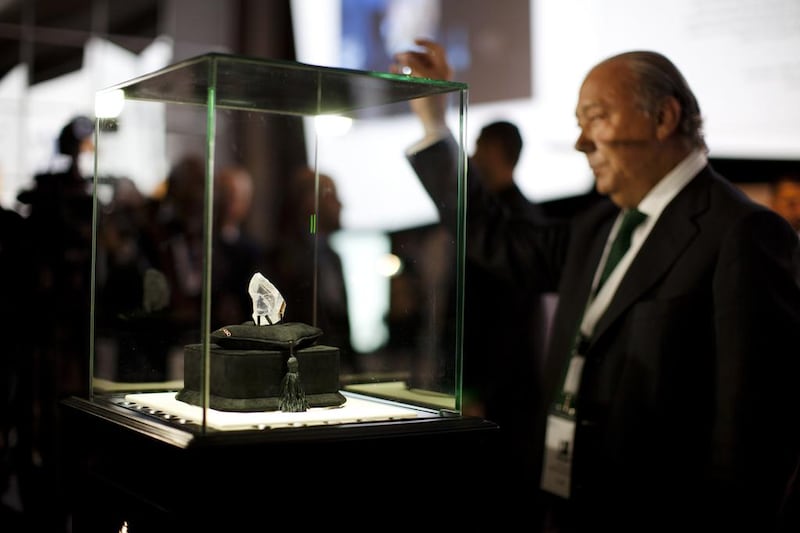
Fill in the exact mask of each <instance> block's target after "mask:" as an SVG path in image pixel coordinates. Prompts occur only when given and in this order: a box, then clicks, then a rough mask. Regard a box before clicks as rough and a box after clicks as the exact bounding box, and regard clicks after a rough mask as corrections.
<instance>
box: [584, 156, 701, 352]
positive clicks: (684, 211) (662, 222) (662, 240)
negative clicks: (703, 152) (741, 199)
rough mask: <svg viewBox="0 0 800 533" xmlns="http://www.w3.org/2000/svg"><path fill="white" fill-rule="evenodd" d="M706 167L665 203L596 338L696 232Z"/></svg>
mask: <svg viewBox="0 0 800 533" xmlns="http://www.w3.org/2000/svg"><path fill="white" fill-rule="evenodd" d="M708 182H709V174H708V170H707V169H706V170H705V171H703V172H702V173H701V174H700V175H698V176H697V177H696V178H694V179H693V180H692V181H690V182H689V184H687V186H686V187H685V188H684V189H683V190H682V191H681V192H680V193H678V195H677V196H676V197H675V198H674V199H673V200H672V201H671V202H670V203H669V204H668V205H667V207H666V208H665V209H664V211H663V212H662V213H661V216H660V217H659V218H658V221H657V222H656V225H655V226H654V227H653V229H652V230H651V232H650V234H649V235H648V236H647V239H646V240H645V242H644V244H643V245H642V247H641V248H640V249H639V253H638V254H637V255H636V257H635V258H634V260H633V262H631V265H630V267H629V268H628V271H627V272H626V273H625V277H623V278H622V281H621V282H620V284H619V287H618V288H617V292H616V293H615V294H614V297H613V298H612V300H611V303H610V304H609V306H608V308H607V309H606V311H605V312H604V313H603V315H602V316H601V317H600V319H599V320H598V321H597V324H596V325H595V329H594V334H593V339H597V338H599V337H600V336H601V335H603V333H604V332H605V331H606V330H607V329H608V328H609V326H610V325H611V324H613V323H614V321H615V320H617V318H619V316H620V315H621V314H622V313H624V312H625V311H626V310H627V309H628V308H630V306H631V305H633V303H634V302H635V301H636V300H638V299H639V298H640V297H641V296H642V294H643V293H644V292H645V291H647V290H648V289H649V288H651V287H652V286H653V285H654V284H656V283H657V282H658V280H660V279H661V278H662V277H663V276H664V275H665V274H666V272H667V271H669V269H670V268H671V267H672V264H673V263H674V262H675V260H676V259H677V258H678V257H679V256H680V255H681V254H682V253H683V251H684V250H685V249H686V247H687V246H689V244H690V243H691V241H692V240H693V239H694V238H695V236H696V235H697V233H698V231H699V228H698V226H697V223H696V221H695V219H696V217H697V215H698V214H699V213H701V212H703V211H705V210H706V209H708V194H707V191H708V188H707V184H708Z"/></svg>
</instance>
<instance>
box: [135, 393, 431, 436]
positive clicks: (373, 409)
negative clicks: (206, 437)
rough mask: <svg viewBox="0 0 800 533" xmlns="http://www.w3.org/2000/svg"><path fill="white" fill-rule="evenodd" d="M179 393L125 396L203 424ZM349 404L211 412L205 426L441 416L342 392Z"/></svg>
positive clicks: (253, 426) (146, 408)
mask: <svg viewBox="0 0 800 533" xmlns="http://www.w3.org/2000/svg"><path fill="white" fill-rule="evenodd" d="M176 394H177V393H176V392H145V393H137V394H126V395H125V400H126V401H128V402H131V403H133V404H136V406H138V407H139V408H141V409H142V410H144V411H146V412H151V413H153V414H158V415H159V416H165V417H166V418H171V419H178V420H181V421H191V422H196V423H198V424H199V423H202V419H203V410H202V408H201V407H199V406H196V405H191V404H188V403H186V402H182V401H180V400H176V399H175V395H176ZM342 395H343V396H345V398H346V401H345V403H344V404H342V405H341V406H339V407H315V408H312V409H309V410H308V411H304V412H300V413H284V412H282V411H258V412H239V411H235V412H234V411H217V410H214V409H208V418H207V419H206V424H207V426H208V427H211V428H214V429H221V430H241V429H266V428H282V427H303V426H321V425H332V424H345V423H352V422H371V421H381V420H404V419H412V418H426V417H436V416H438V414H437V413H435V412H429V411H424V410H419V409H412V408H409V407H403V406H399V405H395V404H391V403H386V402H384V401H381V400H373V399H369V398H364V397H359V396H355V395H352V394H348V393H346V392H342Z"/></svg>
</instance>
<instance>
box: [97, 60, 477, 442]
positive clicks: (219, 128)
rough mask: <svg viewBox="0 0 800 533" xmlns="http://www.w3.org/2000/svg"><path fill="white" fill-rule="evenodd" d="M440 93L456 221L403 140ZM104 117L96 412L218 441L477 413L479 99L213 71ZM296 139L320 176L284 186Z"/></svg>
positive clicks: (192, 69) (440, 85) (128, 100)
mask: <svg viewBox="0 0 800 533" xmlns="http://www.w3.org/2000/svg"><path fill="white" fill-rule="evenodd" d="M425 97H437V98H442V100H443V101H445V102H446V103H447V105H448V115H447V117H448V121H452V127H451V129H452V131H453V133H454V136H455V138H456V141H457V144H458V149H459V156H460V157H459V158H458V160H459V168H458V180H457V182H456V184H455V185H454V187H455V188H456V189H457V190H456V191H455V194H454V195H452V197H453V198H455V199H456V200H455V202H456V204H457V205H455V206H450V207H452V209H450V210H447V212H450V213H453V215H452V216H453V217H454V219H453V220H441V215H439V214H438V210H437V209H436V207H435V206H434V204H433V203H432V201H431V199H430V198H429V197H428V196H427V195H426V194H425V193H424V189H423V188H422V186H421V184H420V183H419V182H418V180H417V178H416V176H415V175H414V174H413V172H412V171H411V169H410V165H409V164H408V162H407V161H406V160H405V155H404V151H405V149H406V148H407V146H408V145H409V144H410V143H411V142H413V141H414V140H416V139H404V138H402V137H398V136H396V135H394V134H393V131H394V128H393V124H399V123H405V122H408V121H414V120H416V118H415V117H414V116H413V115H412V114H411V113H410V111H409V104H410V102H411V101H412V100H414V99H417V98H425ZM97 105H98V113H97V115H98V119H97V120H98V122H97V128H96V137H95V148H96V151H95V175H94V185H95V186H94V224H93V261H92V286H93V289H92V309H91V332H90V367H91V377H92V386H91V391H90V394H89V396H88V398H87V399H86V400H87V401H88V403H90V404H91V405H94V406H101V407H106V406H113V408H114V409H115V410H118V411H120V412H129V413H131V414H135V415H136V416H137V417H143V418H145V419H147V420H148V423H149V424H152V423H155V424H159V425H164V426H168V427H173V428H175V427H178V428H180V429H181V430H182V431H188V432H190V433H197V434H205V433H208V432H215V433H217V432H241V431H248V432H258V431H261V430H265V429H276V428H286V427H309V426H331V425H336V426H340V425H342V424H351V423H358V424H363V423H369V422H371V421H379V422H385V421H387V420H391V421H403V420H421V419H425V420H427V419H436V418H452V417H458V416H459V415H460V414H461V351H462V347H461V338H462V331H461V328H462V308H463V302H462V294H463V255H464V235H463V232H464V212H465V205H464V194H465V193H464V175H465V162H466V157H465V154H464V124H465V119H466V110H467V86H466V85H465V84H463V83H458V82H446V81H438V80H428V79H422V78H416V77H409V76H404V75H395V74H389V73H384V72H364V71H353V70H345V69H334V68H327V67H317V66H312V65H307V64H301V63H296V62H288V61H275V60H265V59H255V58H247V57H240V56H231V55H226V54H217V53H211V54H206V55H202V56H199V57H195V58H192V59H188V60H185V61H182V62H180V63H177V64H174V65H172V66H169V67H167V68H164V69H162V70H159V71H156V72H153V73H150V74H147V75H144V76H141V77H139V78H136V79H133V80H130V81H126V82H123V83H120V84H118V85H116V86H113V87H110V88H108V89H104V90H102V91H100V92H99V93H98V94H97ZM109 108H111V111H108V109H109ZM101 109H102V111H101ZM292 121H297V122H298V123H300V124H301V125H302V126H303V127H304V128H305V131H306V137H305V138H306V139H307V152H308V157H307V161H308V164H307V166H303V167H298V168H297V169H292V171H291V172H288V173H285V174H288V175H277V174H278V172H277V171H275V170H273V167H274V168H278V167H277V165H273V163H275V162H276V161H281V160H282V158H283V157H284V156H285V154H280V153H271V152H270V151H271V150H272V145H273V143H271V142H270V139H274V135H275V132H276V131H277V132H278V135H280V134H281V132H282V131H286V132H287V133H286V134H287V135H288V134H289V132H290V131H291V128H292V124H294V122H292ZM331 125H333V126H334V128H333V130H331V129H330V126H331ZM326 126H327V127H328V128H329V129H325V127H326ZM419 133H420V136H421V134H422V129H421V128H420V130H419ZM271 136H272V137H271ZM341 160H347V161H348V163H349V164H350V166H349V167H348V169H350V170H348V171H347V175H342V172H343V171H342V170H340V169H341V168H343V167H340V166H338V165H337V162H340V161H341ZM265 161H266V163H264V162H265ZM332 169H333V170H332ZM390 169H391V170H402V172H389V171H388V170H390ZM226 173H233V174H236V173H238V174H242V173H243V174H245V177H243V178H241V177H237V178H235V179H232V182H238V181H237V180H240V181H244V182H245V183H244V185H243V186H244V192H243V196H241V197H236V196H234V195H233V194H232V190H233V189H228V188H227V186H226V182H225V181H224V180H223V177H222V176H223V175H225V174H226ZM237 190H238V189H237ZM240 192H241V191H240ZM236 198H239V200H236ZM242 198H243V199H244V200H245V202H244V204H243V205H245V208H244V213H242V211H241V209H240V208H239V207H237V206H240V205H242V204H240V203H239V202H240V201H241V199H242ZM392 209H395V210H396V213H399V214H392ZM413 212H417V213H422V214H423V215H422V216H420V217H417V218H416V219H403V216H402V215H403V214H404V213H413ZM237 216H239V218H238V219H237V218H236V217H237ZM229 219H230V220H229ZM228 222H231V224H230V225H228ZM271 291H274V292H271ZM262 304H263V305H264V306H266V307H265V308H263V309H260V306H261V305H262ZM267 308H268V309H267ZM265 309H266V310H265ZM292 391H294V392H296V393H297V394H298V395H299V396H300V399H299V400H296V401H295V403H294V404H292V403H291V401H290V400H287V398H288V397H289V396H290V395H291V394H292Z"/></svg>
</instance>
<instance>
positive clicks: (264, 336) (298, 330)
mask: <svg viewBox="0 0 800 533" xmlns="http://www.w3.org/2000/svg"><path fill="white" fill-rule="evenodd" d="M321 335H322V330H321V329H319V328H317V327H315V326H310V325H308V324H304V323H302V322H282V323H279V324H272V325H269V326H257V325H256V324H255V322H253V321H252V320H251V321H249V322H245V323H243V324H238V325H233V326H225V327H222V328H219V329H218V330H215V331H212V332H211V342H213V343H215V344H217V345H219V346H221V347H222V348H229V349H238V350H265V349H270V348H273V349H277V350H288V349H289V348H290V347H292V346H294V348H295V349H299V348H303V347H305V346H310V345H311V344H313V343H314V342H315V341H316V340H317V339H318V338H319V337H320V336H321Z"/></svg>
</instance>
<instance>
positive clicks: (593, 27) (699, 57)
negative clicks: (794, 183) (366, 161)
mask: <svg viewBox="0 0 800 533" xmlns="http://www.w3.org/2000/svg"><path fill="white" fill-rule="evenodd" d="M401 4H403V5H401ZM404 7H405V8H407V9H403V8H404ZM390 12H391V13H398V15H397V17H396V19H394V20H396V23H392V24H390V23H389V22H387V21H386V18H385V17H386V14H387V13H390ZM292 14H293V19H294V20H293V22H294V33H295V39H296V50H297V59H298V61H301V62H304V63H310V64H315V65H324V66H334V67H348V68H365V69H369V70H386V69H388V66H389V63H390V59H389V57H390V54H391V52H392V51H393V50H394V49H396V48H397V47H398V46H401V47H402V46H403V45H402V44H401V45H397V44H396V43H398V42H400V43H406V44H405V46H409V44H407V43H409V42H410V39H411V38H413V37H414V35H420V34H421V35H428V36H430V34H432V33H433V34H435V35H433V36H434V37H436V38H437V39H438V40H439V41H440V42H443V43H444V44H445V45H446V46H447V47H448V51H449V55H450V57H451V60H452V63H453V64H454V66H455V68H456V74H455V79H456V80H458V81H465V82H467V83H469V86H470V94H469V98H470V105H469V111H468V120H467V143H468V146H467V147H466V148H467V150H468V151H471V150H472V148H473V146H474V141H475V138H476V137H477V133H478V131H479V129H480V127H481V126H482V125H484V124H486V123H487V122H490V121H492V120H496V119H507V120H511V121H512V122H515V123H516V124H517V125H518V126H519V127H520V129H521V131H522V134H523V138H524V141H525V147H524V149H523V154H522V158H521V160H520V163H519V166H518V168H517V180H518V183H519V185H520V187H521V189H522V190H523V192H525V194H526V195H527V196H529V197H530V198H531V199H533V200H538V201H544V200H548V199H555V198H559V197H564V196H570V195H573V194H580V193H583V192H586V191H587V190H589V189H590V188H591V186H592V178H591V175H590V173H589V170H588V167H587V165H586V162H585V160H584V158H583V156H582V155H581V154H579V153H577V152H576V151H575V150H574V148H573V143H574V141H575V138H576V134H577V127H576V124H575V118H574V105H575V101H576V98H577V93H578V89H579V86H580V83H581V81H582V79H583V77H584V76H585V74H586V72H587V71H588V69H589V68H590V67H591V66H592V65H593V64H595V63H596V62H598V61H599V60H601V59H603V58H605V57H607V56H609V55H612V54H614V53H617V52H621V51H624V50H630V49H652V50H656V51H659V52H662V53H664V54H665V55H667V56H668V57H670V58H671V59H672V60H673V61H674V62H675V63H676V65H677V66H678V67H679V68H680V69H681V70H682V71H683V73H684V75H685V76H686V78H687V79H688V81H689V84H690V85H691V86H692V88H693V89H694V91H695V93H696V94H697V97H698V99H699V101H700V105H701V109H702V110H703V114H704V117H705V124H706V128H705V131H706V140H707V142H708V145H709V147H710V150H711V153H710V155H711V157H717V158H744V159H748V158H753V159H800V105H797V102H799V101H800V55H798V54H797V51H798V50H800V2H797V1H796V0H704V1H703V2H697V1H695V0H673V1H671V2H662V3H654V2H641V1H639V0H559V1H555V2H551V1H539V0H504V1H503V2H500V3H497V2H485V1H480V0H395V1H392V0H293V1H292ZM414 15H423V16H421V17H415V16H414ZM504 16H506V18H503V17H504ZM509 21H511V22H509ZM432 22H435V24H431V23H432ZM408 28H411V29H408ZM403 32H411V33H413V34H414V35H404V33H403ZM374 128H377V129H375V130H373V129H372V128H367V129H365V131H363V132H360V134H361V135H362V137H359V142H358V145H359V148H358V154H357V156H356V157H339V158H326V159H324V160H320V161H324V163H323V166H324V167H325V168H322V169H321V170H323V171H325V172H328V173H329V174H331V175H333V176H334V177H335V178H336V179H337V183H338V184H339V190H340V194H341V195H342V197H343V198H344V199H346V198H347V197H348V196H349V195H356V194H359V187H360V186H361V185H360V184H359V182H358V180H357V179H355V178H354V179H350V178H349V176H355V175H357V172H354V171H352V169H351V168H350V167H351V166H352V165H355V164H359V163H358V158H364V157H368V156H369V155H370V154H376V156H379V157H382V158H384V168H385V169H386V172H387V174H388V173H396V174H397V175H398V178H397V179H398V180H399V181H407V180H409V181H413V176H411V177H409V173H410V172H411V171H410V168H409V167H408V165H407V163H406V162H405V161H404V158H403V150H404V149H405V148H406V147H407V146H408V145H410V144H411V143H413V142H414V141H416V140H417V139H418V138H419V136H420V135H421V129H420V127H419V124H418V123H417V122H416V120H415V119H414V117H412V116H410V115H409V116H407V117H388V118H387V124H386V125H385V126H383V128H385V129H383V130H381V128H382V126H380V125H375V126H374ZM388 131H391V132H392V133H391V135H387V132H388ZM355 133H357V134H359V132H355ZM351 135H352V134H351ZM351 138H352V137H351ZM387 139H388V140H387ZM370 144H375V145H376V149H375V150H372V149H370V148H368V147H369V146H370ZM387 144H389V145H391V146H389V147H388V148H387V146H386V145H387ZM378 145H380V146H379V147H378ZM309 146H312V144H311V143H309ZM354 155H355V154H354ZM387 158H388V159H387ZM362 162H363V159H362ZM361 192H362V193H363V190H362V191H361ZM405 193H407V194H409V195H420V194H424V192H423V191H422V190H421V189H415V188H413V187H409V188H408V190H407V191H405ZM376 198H377V200H379V199H380V198H379V197H376ZM377 200H376V201H377ZM344 203H345V206H347V203H346V202H344ZM357 204H358V203H357ZM359 205H360V206H363V207H364V208H366V207H367V206H365V205H364V202H361V203H360V204H359ZM403 206H421V207H415V208H414V210H413V211H412V212H409V210H408V209H403ZM360 208H361V207H359V209H360ZM435 216H436V215H435V212H434V210H433V208H432V206H429V205H427V206H426V204H425V203H424V202H420V201H419V200H418V199H411V200H409V201H408V202H403V201H402V200H401V199H400V198H398V196H397V195H393V196H392V198H391V201H389V202H387V203H386V204H385V205H374V203H373V205H372V206H371V207H370V210H369V211H366V210H365V211H358V210H355V208H354V209H351V210H348V209H345V212H344V213H343V223H344V225H345V226H346V227H373V228H374V227H386V226H393V227H397V226H400V227H402V226H413V225H416V224H425V223H428V222H431V221H432V220H435Z"/></svg>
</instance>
